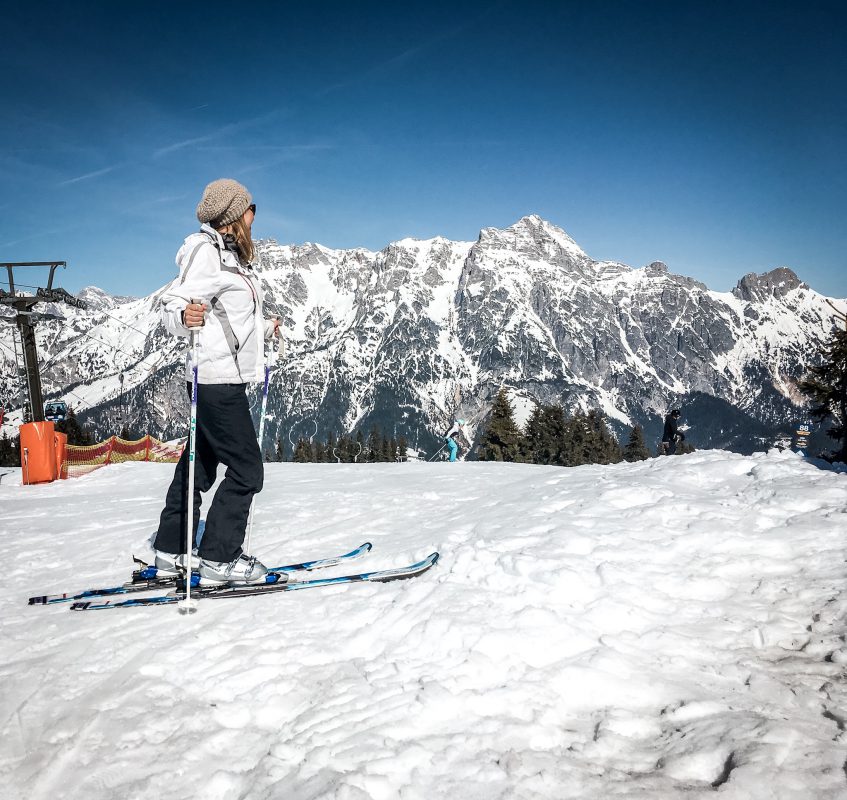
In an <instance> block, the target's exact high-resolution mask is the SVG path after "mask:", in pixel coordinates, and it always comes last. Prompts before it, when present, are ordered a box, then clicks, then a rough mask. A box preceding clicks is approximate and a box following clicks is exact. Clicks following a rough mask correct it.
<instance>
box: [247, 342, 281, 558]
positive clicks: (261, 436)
mask: <svg viewBox="0 0 847 800" xmlns="http://www.w3.org/2000/svg"><path fill="white" fill-rule="evenodd" d="M282 351H283V345H282V337H281V336H280V337H279V346H278V350H277V356H276V360H277V361H279V359H280V357H281V354H282ZM272 358H273V349H271V353H270V355H269V356H268V357H267V358H266V359H265V386H264V388H263V389H262V412H261V416H260V417H259V436H258V437H257V438H258V442H259V455H260V456H261V458H262V460H263V461H264V458H265V457H264V455H263V454H262V444H263V442H264V439H265V415H266V413H267V410H268V384H269V383H270V375H271V359H272ZM255 499H256V497H255V495H254V496H253V498H252V499H251V501H250V514H249V517H248V519H247V535H246V536H245V537H244V547H243V548H242V549H243V550H244V552H245V553H247V555H250V535H251V534H252V533H253V507H254V506H255Z"/></svg>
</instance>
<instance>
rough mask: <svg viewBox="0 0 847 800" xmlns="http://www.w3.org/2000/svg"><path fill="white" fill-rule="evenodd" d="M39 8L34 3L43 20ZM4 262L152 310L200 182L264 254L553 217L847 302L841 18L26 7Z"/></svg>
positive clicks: (832, 13)
mask: <svg viewBox="0 0 847 800" xmlns="http://www.w3.org/2000/svg"><path fill="white" fill-rule="evenodd" d="M25 6H28V7H25ZM3 23H4V34H5V37H4V38H5V39H6V41H7V43H8V42H11V43H12V46H8V44H7V45H6V46H4V48H3V49H2V51H0V68H2V74H3V78H4V80H3V89H2V94H3V114H2V116H0V174H2V184H3V187H4V191H3V193H2V196H0V212H2V213H0V220H2V221H1V222H0V261H42V260H52V259H56V260H65V261H67V262H68V269H67V271H66V272H64V273H60V274H59V275H58V279H57V283H59V284H61V285H63V286H65V287H66V288H68V289H69V290H70V291H77V290H79V289H80V288H81V287H83V286H86V285H90V284H94V285H97V286H100V287H101V288H103V289H105V290H106V291H108V292H111V293H114V294H135V295H144V294H148V293H150V292H152V291H155V290H156V289H158V288H159V287H160V286H162V285H163V284H164V283H166V282H167V281H168V280H169V279H170V278H171V277H172V276H173V275H174V274H175V267H174V264H173V257H174V254H175V252H176V250H177V248H178V246H179V245H180V243H181V242H182V239H183V238H184V237H185V236H186V235H187V234H188V233H190V232H191V231H192V230H194V229H195V228H196V227H197V222H196V219H195V217H194V209H195V206H196V204H197V202H198V200H199V197H200V194H201V192H202V189H203V187H204V186H205V184H206V183H208V182H209V181H210V180H213V179H215V178H218V177H224V176H226V177H234V178H237V179H238V180H240V181H242V182H243V183H245V184H246V185H247V186H248V187H249V188H250V190H251V191H252V193H253V196H254V200H255V201H256V203H257V205H258V214H257V218H256V223H255V225H254V235H255V236H257V237H269V236H270V237H274V238H276V239H277V240H278V241H280V242H283V243H302V242H304V241H313V242H320V243H322V244H325V245H327V246H330V247H354V246H364V247H368V248H371V249H375V250H376V249H381V248H382V247H384V246H385V245H386V244H388V243H389V242H390V241H393V240H397V239H401V238H404V237H407V236H413V237H418V238H429V237H432V236H435V235H443V236H446V237H448V238H451V239H461V240H473V239H475V238H476V237H477V235H478V233H479V229H480V228H482V227H486V226H495V227H506V226H508V225H510V224H512V223H513V222H515V221H516V220H517V219H519V218H520V217H522V216H524V215H526V214H530V213H536V214H540V215H541V216H542V217H544V218H545V219H548V220H550V221H551V222H553V223H555V224H557V225H559V226H560V227H562V228H564V229H565V230H566V231H567V232H568V233H569V234H570V235H571V236H572V237H573V238H574V239H575V240H576V241H577V242H578V243H579V244H580V245H581V246H582V248H583V249H584V250H585V251H586V252H587V253H588V254H589V255H590V256H592V257H593V258H597V259H613V260H618V261H622V262H624V263H627V264H630V265H631V266H634V267H639V266H643V265H644V264H647V263H649V262H651V261H654V260H662V261H665V262H667V264H668V265H669V267H670V269H671V270H672V271H674V272H677V273H681V274H685V275H690V276H692V277H695V278H698V279H699V280H702V281H704V282H705V283H706V284H707V285H708V286H709V287H710V288H713V289H717V290H721V291H725V290H728V289H730V288H732V287H733V286H734V285H735V283H736V282H737V280H738V279H739V278H740V277H741V276H742V275H744V274H745V273H747V272H764V271H767V270H769V269H773V268H774V267H777V266H783V265H787V266H790V267H792V268H793V269H794V270H795V271H796V272H797V273H798V274H799V275H800V277H801V278H802V279H804V280H805V281H807V282H808V283H809V284H810V285H811V286H812V287H813V288H814V289H816V290H818V291H820V292H823V293H824V294H828V295H830V296H836V297H844V296H845V295H847V278H845V269H844V266H845V252H846V251H847V224H845V221H844V211H845V208H847V203H845V201H847V41H845V34H844V30H845V23H847V12H845V11H844V10H843V3H836V2H831V3H830V2H814V1H813V2H805V3H797V2H792V3H780V2H767V3H766V2H762V3H759V2H743V1H741V2H732V3H729V2H727V3H724V2H720V1H718V2H712V1H711V0H710V2H696V3H695V2H684V1H682V2H679V1H678V2H651V1H650V0H645V1H644V2H603V0H596V2H588V1H587V0H586V2H560V3H556V2H533V0H524V1H522V2H518V0H502V2H491V3H455V2H454V3H438V2H430V3H415V2H409V3H405V4H394V3H392V4H387V3H370V2H366V1H365V2H356V3H349V2H348V3H323V2H319V1H318V0H316V1H315V2H312V3H310V4H306V3H296V4H295V3H285V2H280V3H263V2H254V3H251V4H241V5H239V4H231V3H230V4H217V3H215V2H206V3H202V4H200V3H197V4H195V3H188V2H186V3H174V2H171V3H159V2H155V0H154V1H153V2H145V3H133V4H124V3H114V2H113V3H102V4H101V3H86V2H80V3H56V4H52V3H49V2H48V3H40V4H23V3H17V4H15V7H13V8H12V9H11V10H7V11H6V12H4V20H3Z"/></svg>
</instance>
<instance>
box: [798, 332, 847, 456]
mask: <svg viewBox="0 0 847 800" xmlns="http://www.w3.org/2000/svg"><path fill="white" fill-rule="evenodd" d="M821 356H822V357H823V362H822V363H821V364H820V365H819V366H817V367H811V368H810V369H809V374H808V375H807V376H806V378H805V380H803V381H801V382H800V384H799V389H800V391H801V392H803V394H805V395H806V396H807V397H808V398H809V399H810V400H811V401H812V403H813V404H814V405H813V406H812V409H811V411H810V414H811V415H812V417H814V418H815V419H818V420H820V421H821V422H825V421H827V420H829V419H831V420H833V422H834V424H833V425H832V426H831V427H830V428H829V429H828V430H827V435H828V436H830V437H831V438H832V439H835V441H836V448H837V449H836V451H835V456H834V457H835V460H836V461H844V462H847V330H843V331H842V330H839V331H835V333H834V334H833V336H832V339H830V341H829V342H827V343H826V345H824V347H823V348H822V350H821Z"/></svg>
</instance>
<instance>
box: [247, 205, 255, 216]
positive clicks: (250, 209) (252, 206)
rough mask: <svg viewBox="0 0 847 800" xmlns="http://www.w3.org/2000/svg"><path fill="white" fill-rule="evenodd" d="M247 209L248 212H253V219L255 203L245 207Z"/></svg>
mask: <svg viewBox="0 0 847 800" xmlns="http://www.w3.org/2000/svg"><path fill="white" fill-rule="evenodd" d="M247 209H248V210H249V211H252V212H253V216H254V217H255V216H256V204H255V203H251V204H250V205H249V206H247Z"/></svg>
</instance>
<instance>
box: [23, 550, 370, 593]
mask: <svg viewBox="0 0 847 800" xmlns="http://www.w3.org/2000/svg"><path fill="white" fill-rule="evenodd" d="M372 547H373V545H372V544H371V543H370V542H365V543H364V544H360V545H359V546H358V547H357V548H356V549H355V550H351V551H350V552H349V553H344V555H341V556H333V557H332V558H317V559H315V560H313V561H301V562H300V563H299V564H286V565H284V566H281V567H272V568H271V569H270V573H281V572H283V573H284V572H311V571H312V570H316V569H325V568H326V567H334V566H335V565H336V564H343V563H345V562H347V561H351V560H352V559H354V558H359V557H360V556H363V555H365V553H368V552H370V550H371V548H372ZM135 561H136V563H137V564H140V565H141V566H142V568H141V569H137V570H136V571H135V572H133V573H132V581H130V582H128V583H124V584H122V585H120V586H111V587H108V588H105V589H86V590H85V591H82V592H79V593H77V594H44V595H39V596H37V597H30V598H29V605H31V606H42V605H44V606H46V605H52V604H54V603H68V602H71V601H74V600H85V599H86V598H88V597H110V596H112V595H124V594H132V593H134V592H147V591H150V590H151V589H167V588H169V587H176V586H177V579H176V578H173V577H167V578H160V577H158V575H157V570H156V567H151V566H149V565H148V564H146V563H145V562H144V561H141V559H138V558H136V559H135ZM199 585H200V575H199V574H198V573H196V572H194V573H192V574H191V588H192V590H193V589H194V588H195V587H199Z"/></svg>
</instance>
